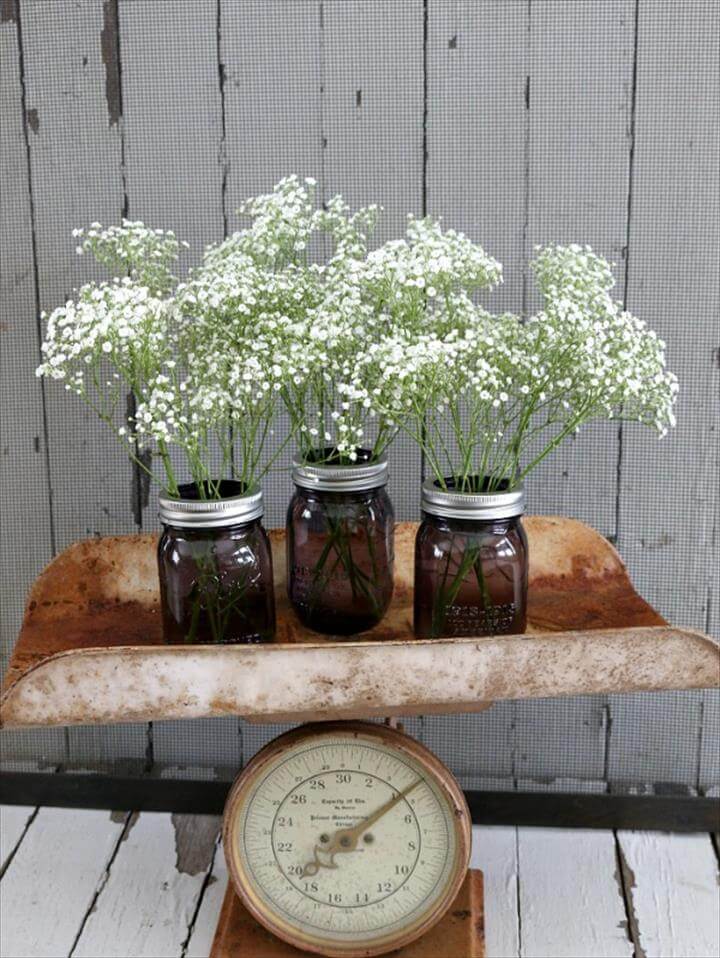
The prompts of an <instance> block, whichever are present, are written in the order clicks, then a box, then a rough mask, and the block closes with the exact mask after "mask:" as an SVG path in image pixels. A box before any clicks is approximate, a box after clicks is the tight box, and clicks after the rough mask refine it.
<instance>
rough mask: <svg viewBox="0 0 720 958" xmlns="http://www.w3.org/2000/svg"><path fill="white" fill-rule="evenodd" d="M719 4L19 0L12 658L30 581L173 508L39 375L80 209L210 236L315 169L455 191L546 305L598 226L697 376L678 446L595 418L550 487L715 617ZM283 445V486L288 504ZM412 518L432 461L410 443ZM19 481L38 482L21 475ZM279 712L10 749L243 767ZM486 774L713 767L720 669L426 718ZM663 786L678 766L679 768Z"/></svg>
mask: <svg viewBox="0 0 720 958" xmlns="http://www.w3.org/2000/svg"><path fill="white" fill-rule="evenodd" d="M718 26H719V16H718V11H717V9H716V6H715V4H714V3H713V2H712V0H696V2H694V3H693V4H687V5H686V4H683V5H679V4H677V5H676V4H668V3H665V2H663V0H600V2H597V3H592V4H591V3H576V2H574V0H485V2H483V3H482V4H479V3H476V2H473V0H396V2H394V3H392V4H380V3H377V2H374V0H324V2H321V0H298V2H294V3H291V4H288V3H284V2H282V0H268V2H260V0H245V2H243V3H238V2H236V0H216V2H199V0H197V2H192V0H165V2H163V3H161V4H159V3H153V2H151V0H86V2H84V3H81V4H78V3H75V2H71V0H51V2H46V0H0V43H1V44H2V62H1V66H2V124H3V136H2V141H1V143H0V146H1V148H2V173H3V181H2V182H3V185H2V191H3V196H2V199H3V202H2V207H1V210H2V247H1V249H2V277H1V286H0V295H1V296H2V311H3V326H2V332H1V333H0V335H1V336H2V339H1V340H0V347H1V351H0V362H1V363H2V378H1V380H0V386H1V387H2V390H3V400H2V403H3V404H2V409H3V416H2V452H3V455H2V459H1V460H0V461H2V468H3V481H4V487H5V488H6V489H11V488H12V489H17V490H18V492H17V495H16V496H14V497H12V498H11V499H9V500H8V501H9V502H11V503H15V505H13V506H12V508H9V509H7V510H6V514H5V515H4V516H3V522H2V524H1V525H0V535H1V536H2V539H1V540H0V542H1V545H2V563H3V565H2V582H3V594H2V610H1V611H0V615H1V616H2V618H1V619H0V625H1V627H2V636H1V645H0V652H1V653H2V656H1V659H2V660H4V659H5V658H6V657H7V654H8V653H9V650H10V648H11V646H12V643H13V640H14V636H15V634H16V631H17V628H18V625H19V621H20V616H21V612H22V605H23V600H24V594H25V592H26V590H27V587H28V585H29V583H30V581H31V580H32V578H33V577H34V575H35V574H37V572H38V571H39V569H40V568H41V567H42V565H43V564H44V563H45V562H46V561H47V560H48V559H49V558H50V557H51V556H52V555H53V554H54V553H55V552H56V551H57V549H60V548H63V547H64V546H65V545H67V544H68V543H69V542H71V541H73V540H74V539H77V538H80V537H83V536H86V535H93V534H98V533H99V534H102V533H109V532H128V531H133V530H134V529H136V528H138V527H142V528H155V527H156V526H157V520H156V517H155V511H156V505H155V503H156V492H155V491H151V492H150V493H149V495H148V493H147V490H145V489H143V488H142V484H141V483H139V481H138V476H137V475H136V473H135V471H134V470H133V469H132V468H131V467H130V466H129V465H128V463H127V461H126V459H125V458H124V456H123V453H122V451H121V450H120V449H119V448H113V447H112V445H111V443H110V442H109V441H108V437H107V436H106V435H105V433H104V431H103V430H101V429H100V427H99V426H98V425H97V424H96V423H95V422H94V421H93V419H92V417H91V416H90V415H89V414H88V413H86V412H85V411H84V410H83V409H82V408H80V407H79V406H78V405H77V404H76V403H74V402H72V401H71V400H68V398H67V397H66V395H65V393H64V392H63V391H62V390H60V389H56V388H54V387H53V386H52V384H51V385H49V386H48V387H47V388H44V386H43V384H42V383H40V382H39V381H37V380H36V379H35V378H34V376H33V368H34V366H35V364H36V361H37V356H38V345H39V338H38V312H39V310H41V309H48V308H51V307H52V306H54V305H57V304H58V303H60V302H62V301H63V300H64V299H65V298H66V297H67V296H68V295H70V293H71V291H72V288H73V287H74V286H77V285H79V284H80V283H82V282H84V281H86V280H87V279H89V278H93V277H94V276H96V275H98V274H97V273H96V272H95V271H94V270H93V268H92V266H91V264H90V263H89V262H88V261H87V259H84V258H80V259H79V258H78V257H76V256H75V253H74V243H73V241H72V239H71V237H70V231H71V229H72V228H73V227H74V226H77V225H84V224H87V223H89V222H91V221H93V220H100V221H101V222H106V223H109V222H117V221H118V220H119V219H120V217H121V216H123V215H128V216H129V217H131V218H141V219H145V220H147V221H148V222H150V223H152V224H153V225H156V226H162V227H169V228H172V229H174V230H175V231H176V232H177V234H178V235H179V236H180V237H182V238H185V239H187V240H188V241H189V242H190V244H191V247H192V249H191V251H190V253H189V254H188V255H187V256H186V257H185V259H184V262H183V266H186V265H187V264H188V263H189V262H191V261H192V260H193V259H195V258H196V257H197V256H198V254H199V252H200V251H201V249H202V247H203V246H204V245H205V244H206V243H208V242H211V241H214V240H216V239H218V238H220V237H222V236H223V235H225V234H227V232H228V231H229V230H232V229H234V228H236V226H237V224H238V219H237V217H236V214H235V211H236V209H237V206H238V205H239V203H240V202H241V200H242V199H243V198H244V197H245V196H247V195H251V194H253V193H255V192H258V191H261V190H265V189H268V188H270V187H271V186H272V184H273V183H274V182H275V181H276V180H277V179H279V178H280V177H281V176H282V175H284V174H286V173H288V172H297V173H299V174H300V175H302V176H314V177H315V178H316V179H317V180H318V191H319V195H320V196H321V197H322V198H323V199H327V198H328V197H329V196H331V195H332V194H333V193H335V192H338V191H339V192H342V193H343V194H345V195H346V196H347V197H348V198H349V199H350V201H351V202H353V203H357V204H360V203H366V202H379V203H381V204H383V206H384V207H385V209H386V213H385V219H384V222H383V226H382V227H381V230H380V238H381V239H384V238H386V237H388V236H390V235H394V234H397V233H399V231H400V230H401V229H402V227H403V222H404V216H405V214H406V213H407V212H409V211H412V212H414V213H422V212H428V213H431V214H433V215H442V216H443V217H444V221H445V223H446V224H447V225H448V226H453V227H456V228H460V229H463V230H464V231H466V232H468V233H469V234H470V235H471V236H473V237H474V238H477V239H479V240H480V241H481V242H482V243H483V244H484V245H485V247H486V248H487V249H488V250H489V251H490V252H492V253H493V254H494V255H496V256H497V257H498V258H499V259H500V260H501V261H502V262H503V264H504V266H505V277H506V282H505V285H504V286H503V287H502V288H501V289H500V290H499V291H498V292H497V293H495V294H493V295H492V296H491V297H490V298H488V302H489V303H490V304H491V305H492V307H493V308H497V309H511V310H514V311H518V312H520V311H523V310H526V309H532V308H534V306H535V305H536V304H537V299H536V295H535V293H534V291H533V287H532V282H531V277H530V275H529V271H528V259H529V257H530V255H531V252H532V247H533V245H534V244H535V243H542V242H547V241H550V240H555V241H558V242H569V241H573V240H575V241H578V242H583V243H584V242H588V243H590V244H592V245H593V246H594V247H595V248H596V249H597V250H598V251H600V252H602V253H603V254H605V255H606V256H608V257H609V258H610V259H612V260H614V261H615V262H616V264H617V265H616V276H617V280H618V287H617V293H618V296H619V297H620V298H623V299H624V300H625V301H626V302H627V304H628V306H629V308H631V309H633V310H634V311H636V312H637V313H638V314H640V315H641V316H644V317H646V318H648V319H649V320H650V321H651V322H652V324H653V325H654V326H655V327H656V328H658V329H659V330H660V331H661V333H662V335H663V336H664V337H665V339H666V340H667V342H668V350H669V354H670V360H671V364H672V366H673V368H675V369H676V370H677V372H678V373H679V375H680V377H681V381H682V386H683V393H682V398H681V404H680V408H679V428H678V430H677V432H676V433H675V435H674V436H672V437H670V438H669V439H666V440H665V441H664V442H663V443H660V444H658V443H657V441H656V440H655V439H654V438H653V437H651V436H649V435H641V434H640V431H639V430H636V429H633V428H632V427H628V428H621V429H618V428H617V427H611V426H609V425H607V424H604V425H600V426H598V427H597V428H595V427H593V428H590V429H588V430H587V431H586V433H585V434H584V435H581V436H580V437H579V438H578V439H577V440H576V441H575V442H572V443H570V444H569V445H568V446H567V447H566V448H565V449H564V450H562V451H561V452H560V454H559V455H558V456H556V457H555V458H554V459H553V461H552V463H549V464H548V465H547V466H545V467H543V468H542V469H541V470H540V471H539V472H538V473H537V475H536V476H535V477H534V479H533V480H532V481H531V483H530V489H529V493H530V499H531V506H532V508H533V510H534V511H538V512H554V511H559V512H564V513H566V514H569V515H574V516H577V517H578V518H581V519H583V520H585V521H588V522H590V523H591V524H593V525H595V526H596V527H597V528H598V529H600V531H601V532H603V533H604V534H605V535H607V536H608V537H609V538H611V539H612V540H613V541H616V542H617V543H618V544H619V547H620V549H621V552H622V554H623V555H624V557H625V558H626V560H627V561H628V563H629V566H630V569H631V572H632V574H633V576H634V578H635V580H636V582H637V583H638V584H639V586H640V588H641V590H642V591H643V592H644V594H645V595H646V596H647V597H648V598H649V599H650V600H651V601H652V602H653V603H654V604H655V605H656V606H657V607H658V608H659V609H660V610H661V611H662V612H663V613H664V614H666V615H667V616H668V617H669V618H671V619H672V620H673V621H676V622H678V623H683V624H687V625H692V626H696V627H699V628H706V629H707V630H708V631H710V632H712V633H714V634H717V633H718V629H719V628H720V613H719V612H718V609H719V607H720V590H719V589H718V582H717V569H718V568H720V556H719V555H718V549H719V547H720V546H719V540H718V531H717V520H718V489H717V486H718V483H717V477H718V474H719V473H720V463H719V462H718V441H717V437H718V424H719V423H718V416H719V414H720V403H719V402H718V399H719V396H720V360H719V359H718V356H719V355H720V353H719V352H718V350H719V349H720V341H719V340H718V331H719V328H720V320H719V318H718V317H719V309H720V292H719V288H718V276H717V269H716V268H715V267H716V263H715V262H714V257H715V256H716V251H717V248H718V223H720V208H719V204H720V200H719V193H718V176H717V173H718V170H717V151H716V149H715V145H716V143H717V136H718V115H720V110H718V106H719V105H720V104H718V98H719V83H718V57H717V47H718ZM289 457H290V452H289V451H288V453H287V454H286V455H285V456H284V459H283V460H282V462H281V463H280V467H281V468H280V469H279V470H278V472H277V474H276V475H274V476H273V477H272V478H271V480H270V482H269V483H268V488H267V494H266V498H267V518H268V522H269V523H270V524H279V523H281V522H282V521H283V515H284V509H285V503H286V501H287V497H288V493H289V489H288V486H289V483H288V479H287V472H286V467H287V464H288V462H289ZM393 463H394V466H395V475H396V479H395V480H394V482H393V488H392V494H393V498H394V501H395V504H396V508H397V511H398V514H399V516H400V517H401V518H416V517H417V508H418V506H417V483H418V481H419V478H420V475H421V467H422V464H421V462H420V457H419V456H418V455H417V454H416V453H415V452H414V451H413V449H412V448H411V447H409V446H408V445H399V446H398V447H397V448H396V449H395V450H394V452H393ZM18 480H19V481H18ZM275 731H276V730H275V729H266V728H262V727H253V726H247V725H245V724H244V723H238V722H237V721H235V720H233V719H227V720H222V721H219V722H212V723H207V722H206V723H186V724H184V725H181V724H180V723H162V724H157V725H156V726H155V727H154V728H152V727H145V726H128V727H122V728H116V729H73V730H68V731H67V732H63V731H62V730H54V731H43V732H37V733H30V732H26V733H15V734H14V735H13V736H12V737H10V736H7V737H5V738H4V739H3V755H4V757H5V759H6V761H7V762H9V763H16V762H20V763H26V762H28V761H39V762H41V763H44V764H46V765H50V766H73V767H78V766H80V767H86V768H93V767H107V766H108V765H117V763H118V762H120V761H121V762H123V763H126V764H125V766H124V767H125V769H126V770H128V769H135V770H137V771H145V772H156V773H158V774H162V773H163V771H164V772H165V773H167V774H174V773H177V774H186V775H191V776H195V775H205V774H220V775H227V774H231V772H232V769H233V768H235V767H236V766H237V764H238V763H239V762H240V761H242V760H243V759H246V758H247V757H248V756H249V755H250V754H252V752H253V751H254V750H255V749H256V748H257V747H258V746H259V745H260V744H262V742H264V741H265V740H267V738H268V737H270V736H271V735H272V734H273V733H274V732H275ZM412 731H413V732H414V733H415V734H418V735H419V736H420V737H422V738H423V739H424V740H425V741H426V742H427V743H428V744H430V745H431V747H433V748H435V749H437V750H438V752H439V753H440V754H441V755H442V756H443V757H444V758H445V759H446V760H447V761H448V762H449V763H450V764H451V765H453V767H454V768H455V769H456V770H457V771H458V772H459V773H460V774H461V776H462V778H463V781H464V782H466V783H467V784H473V785H474V786H475V787H482V784H483V782H484V783H485V784H487V783H488V782H493V783H496V784H497V783H498V782H502V783H505V784H506V785H508V786H509V787H512V786H513V784H515V785H516V786H517V787H521V788H533V787H542V788H567V787H569V786H570V785H571V786H572V787H577V788H586V789H587V788H590V789H592V790H595V789H597V788H605V787H607V785H606V783H607V782H608V781H609V782H611V784H612V787H617V788H623V787H637V786H638V785H641V784H644V783H650V784H653V783H658V782H664V783H667V782H672V783H673V784H674V785H675V786H683V787H686V788H692V789H695V788H701V789H704V788H710V787H712V786H713V785H715V786H717V785H718V784H720V760H718V749H717V740H718V735H719V734H720V701H719V698H718V695H717V694H716V693H704V694H703V693H686V694H670V693H668V694H667V695H658V696H652V697H649V696H646V697H636V698H629V697H624V698H622V697H621V698H617V697H614V698H611V699H610V700H608V699H605V698H603V697H598V698H594V699H575V700H569V701H566V702H538V703H532V704H523V703H518V704H514V703H506V704H504V705H502V706H498V707H495V708H493V709H491V710H489V711H488V712H485V713H483V714H480V715H477V716H465V717H461V718H457V719H453V720H442V721H441V720H437V719H427V720H424V721H423V720H415V721H413V722H412ZM664 787H666V786H664Z"/></svg>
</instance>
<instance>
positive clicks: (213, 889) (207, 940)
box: [184, 845, 228, 958]
mask: <svg viewBox="0 0 720 958" xmlns="http://www.w3.org/2000/svg"><path fill="white" fill-rule="evenodd" d="M227 883H228V871H227V863H226V861H225V855H224V854H223V849H222V845H218V847H217V849H216V850H215V858H214V860H213V864H212V870H211V872H210V876H209V878H208V882H207V885H206V886H205V894H204V895H203V898H202V902H201V904H200V908H199V909H198V913H197V917H196V919H195V925H194V926H193V930H192V934H191V935H190V941H189V942H188V946H187V950H186V952H185V956H184V958H207V956H208V955H209V954H210V946H211V945H212V941H213V938H214V937H215V928H216V926H217V921H218V917H219V916H220V908H221V907H222V903H223V898H224V897H225V889H226V888H227Z"/></svg>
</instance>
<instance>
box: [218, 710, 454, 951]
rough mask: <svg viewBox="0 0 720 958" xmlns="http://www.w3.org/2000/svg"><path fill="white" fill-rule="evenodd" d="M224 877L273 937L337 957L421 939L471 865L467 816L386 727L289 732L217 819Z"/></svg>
mask: <svg viewBox="0 0 720 958" xmlns="http://www.w3.org/2000/svg"><path fill="white" fill-rule="evenodd" d="M224 844H225V853H226V856H227V859H228V865H229V868H230V873H231V875H232V878H233V882H234V884H235V888H236V890H237V891H238V894H239V895H240V897H241V899H242V901H243V903H244V904H245V906H246V907H247V908H248V910H249V911H250V912H251V913H252V914H253V915H254V916H255V918H257V919H258V921H260V922H261V923H262V924H263V925H265V926H266V927H267V928H268V929H269V930H270V931H272V932H273V933H274V934H275V935H277V936H278V937H280V938H282V939H284V940H285V941H288V942H290V943H291V944H293V945H295V946H296V947H299V948H302V949H304V950H306V951H315V952H317V953H319V954H324V955H334V956H348V958H350V956H360V955H375V954H383V953H385V952H387V951H390V950H393V949H395V948H399V947H401V946H402V945H404V944H406V943H407V942H409V941H412V940H414V939H415V938H417V937H419V936H420V935H422V934H423V933H424V932H425V931H426V930H427V929H428V928H430V927H431V926H432V925H433V924H434V923H435V922H436V921H437V920H438V919H439V918H441V917H442V915H443V914H444V912H445V911H446V910H447V908H448V907H449V906H450V904H451V903H452V902H453V900H454V898H455V896H456V895H457V892H458V890H459V888H460V885H461V884H462V881H463V879H464V877H465V873H466V870H467V865H468V859H469V850H470V817H469V814H468V810H467V805H466V803H465V799H464V796H463V794H462V791H461V789H460V787H459V786H458V784H457V783H456V782H455V780H454V779H453V777H452V775H451V774H450V772H449V771H448V770H447V769H446V768H445V767H444V766H443V765H442V763H441V762H440V761H439V760H438V759H437V758H435V756H434V755H433V754H432V753H431V752H429V751H428V750H427V749H426V748H424V746H421V745H420V744H419V743H417V742H415V741H414V740H413V739H411V738H409V737H408V736H406V735H403V734H402V733H401V732H398V731H395V730H393V729H389V728H386V727H385V726H381V725H374V724H370V723H359V722H344V723H333V724H326V723H323V724H321V725H313V726H304V727H302V728H299V729H295V730H294V731H292V732H289V733H287V734H286V735H282V736H280V737H279V738H278V739H275V741H274V742H271V743H270V745H268V746H267V747H266V748H265V749H263V751H262V752H260V753H259V754H258V755H257V756H256V757H255V758H254V759H253V760H252V762H251V763H250V764H249V765H248V766H247V767H246V768H245V770H244V771H243V772H242V774H241V775H240V777H239V778H238V780H237V781H236V783H235V785H234V786H233V789H232V791H231V793H230V796H229V798H228V803H227V806H226V809H225V825H224Z"/></svg>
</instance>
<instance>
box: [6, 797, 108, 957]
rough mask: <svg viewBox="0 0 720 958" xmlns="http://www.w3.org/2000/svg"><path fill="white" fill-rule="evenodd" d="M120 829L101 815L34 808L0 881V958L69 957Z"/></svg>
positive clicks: (102, 878)
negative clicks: (32, 815) (33, 818)
mask: <svg viewBox="0 0 720 958" xmlns="http://www.w3.org/2000/svg"><path fill="white" fill-rule="evenodd" d="M123 828H124V818H123V819H122V820H120V821H115V820H114V819H113V818H111V813H110V812H107V811H102V812H100V811H85V812H82V813H81V814H78V812H77V811H74V810H73V809H65V808H41V809H40V811H39V812H38V814H37V816H36V818H35V820H34V821H33V822H32V824H31V825H30V827H29V828H28V830H27V833H26V835H25V837H24V838H23V840H22V843H21V845H20V847H19V848H18V850H17V853H16V854H15V855H14V857H13V859H12V861H11V862H10V865H9V866H8V868H7V870H6V872H5V874H4V875H3V878H2V882H1V883H0V955H2V956H3V958H5V956H7V958H25V956H28V958H34V956H42V958H45V956H47V958H56V956H59V955H63V956H65V955H69V954H70V951H71V949H72V947H73V945H74V943H75V939H76V937H77V934H78V931H79V929H80V927H81V925H82V922H83V920H84V918H85V915H86V914H87V912H88V909H89V908H90V907H91V905H92V902H93V900H94V898H95V894H96V890H97V888H98V886H99V885H100V884H101V883H102V881H103V880H104V877H105V874H106V870H107V867H108V864H109V862H110V861H111V859H112V856H113V854H114V852H115V849H116V847H117V845H118V842H119V841H120V837H121V835H122V832H123ZM98 958H99V956H98Z"/></svg>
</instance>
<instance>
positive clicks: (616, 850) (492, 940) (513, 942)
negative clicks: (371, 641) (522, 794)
mask: <svg viewBox="0 0 720 958" xmlns="http://www.w3.org/2000/svg"><path fill="white" fill-rule="evenodd" d="M218 826H219V819H217V818H214V817H212V818H211V817H203V816H190V815H169V814H165V813H153V812H143V813H141V814H139V815H138V814H134V813H128V812H113V813H110V812H107V811H77V810H72V809H59V808H26V807H18V806H7V805H6V806H0V876H1V877H0V956H1V958H23V956H33V958H65V956H75V958H105V956H107V958H121V956H128V958H164V956H168V958H170V956H174V958H181V956H182V958H185V956H186V958H206V956H207V955H208V952H209V950H210V943H211V941H212V937H213V933H214V930H215V923H216V920H217V916H218V911H219V909H220V904H221V901H222V897H223V894H224V891H225V886H226V883H227V872H226V870H225V861H224V858H223V854H222V849H221V847H220V846H219V844H218ZM473 831H474V843H473V865H474V866H475V867H479V868H482V870H483V871H484V873H485V913H486V926H485V927H486V939H487V955H488V958H501V956H512V958H521V956H522V958H534V956H538V958H550V956H552V958H560V956H565V955H567V956H572V958H585V956H598V958H614V956H618V958H632V956H637V958H654V956H657V958H694V956H697V958H718V955H720V875H719V874H718V851H719V849H718V845H717V837H715V838H713V837H712V836H710V835H703V834H697V835H668V834H660V833H657V832H623V831H620V832H612V831H597V830H587V831H578V830H562V829H549V828H485V827H480V828H475V829H474V830H473ZM438 958H443V956H438Z"/></svg>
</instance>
